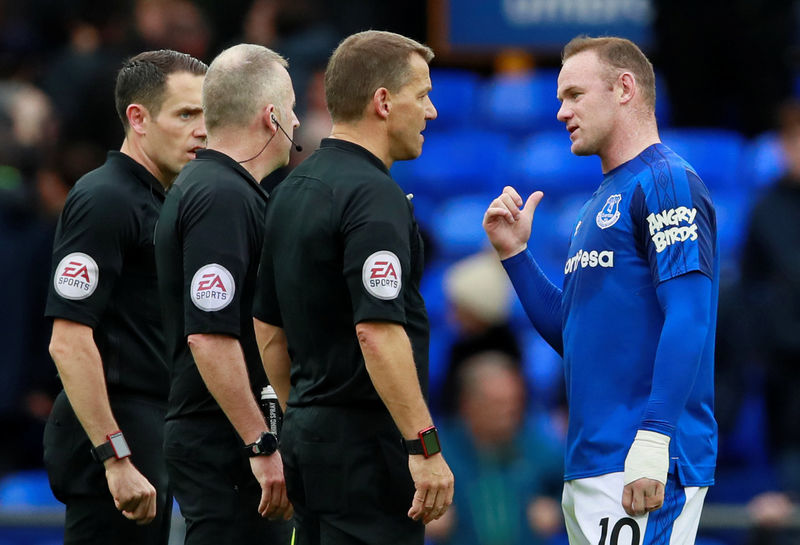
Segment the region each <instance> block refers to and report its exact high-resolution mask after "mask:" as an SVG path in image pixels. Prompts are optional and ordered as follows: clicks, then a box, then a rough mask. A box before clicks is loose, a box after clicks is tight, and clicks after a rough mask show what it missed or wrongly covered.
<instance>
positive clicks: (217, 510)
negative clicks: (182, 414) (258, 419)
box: [164, 415, 292, 545]
mask: <svg viewBox="0 0 800 545" xmlns="http://www.w3.org/2000/svg"><path fill="white" fill-rule="evenodd" d="M164 452H165V455H166V459H167V470H168V472H169V477H170V482H171V483H172V489H173V493H174V494H175V498H176V499H177V500H178V505H179V506H180V508H181V514H183V517H184V519H185V520H186V541H185V545H242V544H246V543H258V544H260V545H289V541H290V539H291V533H292V525H291V522H286V521H270V520H268V519H265V518H263V517H262V516H261V515H259V514H258V504H259V502H260V501H261V486H260V485H259V484H258V481H257V480H256V478H255V477H254V476H253V472H252V470H251V469H250V461H249V459H248V457H247V455H246V453H245V451H244V448H242V442H241V440H240V439H239V436H238V435H237V434H236V432H235V431H234V429H233V427H232V426H231V424H230V423H229V422H228V419H227V418H225V416H224V415H210V416H197V417H188V418H180V419H176V420H170V421H168V422H167V424H166V428H165V441H164Z"/></svg>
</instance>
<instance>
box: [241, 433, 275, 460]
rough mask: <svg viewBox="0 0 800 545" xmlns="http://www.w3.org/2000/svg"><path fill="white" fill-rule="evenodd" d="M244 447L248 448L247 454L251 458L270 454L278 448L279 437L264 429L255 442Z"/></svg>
mask: <svg viewBox="0 0 800 545" xmlns="http://www.w3.org/2000/svg"><path fill="white" fill-rule="evenodd" d="M244 448H245V449H247V454H248V456H250V457H251V458H252V457H253V456H269V455H270V454H272V453H273V452H275V451H276V450H278V437H277V436H276V435H275V434H274V433H271V432H268V431H263V432H261V437H259V438H258V439H256V442H255V443H250V444H249V445H245V446H244Z"/></svg>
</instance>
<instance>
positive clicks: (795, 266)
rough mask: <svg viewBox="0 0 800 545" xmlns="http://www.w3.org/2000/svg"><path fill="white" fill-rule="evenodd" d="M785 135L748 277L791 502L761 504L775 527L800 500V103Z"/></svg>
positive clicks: (772, 435)
mask: <svg viewBox="0 0 800 545" xmlns="http://www.w3.org/2000/svg"><path fill="white" fill-rule="evenodd" d="M779 129H780V141H781V145H782V147H783V151H784V154H785V157H786V163H787V170H786V173H785V174H784V175H783V177H781V178H780V179H779V180H777V182H776V183H775V184H774V185H773V186H772V187H770V188H769V189H767V190H766V192H765V193H764V194H763V195H762V196H761V198H760V199H759V200H758V202H757V203H756V205H755V207H754V208H753V211H752V214H751V218H750V223H749V226H748V230H747V235H746V239H745V244H744V248H743V253H742V272H741V277H742V285H743V289H744V293H745V295H746V297H747V303H748V306H749V311H750V313H751V315H752V317H753V320H752V322H753V325H754V327H755V329H754V335H755V342H756V345H757V347H758V353H759V355H760V359H761V364H762V365H763V370H764V381H765V390H764V399H765V402H766V428H767V441H768V448H769V453H770V456H771V458H772V461H773V463H774V465H775V468H776V470H777V474H778V475H777V476H778V482H779V483H780V486H781V487H782V488H783V490H782V492H784V493H785V494H787V495H788V496H787V497H785V498H783V499H782V500H776V496H775V495H770V494H769V493H768V495H767V496H764V497H760V498H756V500H754V503H753V504H752V505H753V509H754V513H756V514H760V515H764V514H765V513H766V514H765V515H764V516H763V517H762V518H763V519H764V521H765V526H768V527H775V526H779V525H776V524H773V522H774V521H773V519H775V518H776V517H777V515H776V513H777V514H780V513H782V512H785V511H786V510H785V509H781V508H780V506H781V505H784V504H785V503H786V502H788V500H790V499H791V500H793V501H798V500H799V499H800V426H798V422H800V396H798V395H797V392H798V390H800V222H799V221H798V218H800V103H798V102H789V103H786V104H784V105H783V106H782V107H781V108H780V110H779ZM776 506H777V507H776ZM773 507H776V508H774V509H773ZM778 518H779V517H778ZM778 533H780V532H778ZM760 539H764V536H761V537H760ZM776 539H777V538H776ZM787 539H788V538H787ZM795 539H797V536H796V537H795ZM762 542H763V541H762ZM777 542H778V541H776V543H777Z"/></svg>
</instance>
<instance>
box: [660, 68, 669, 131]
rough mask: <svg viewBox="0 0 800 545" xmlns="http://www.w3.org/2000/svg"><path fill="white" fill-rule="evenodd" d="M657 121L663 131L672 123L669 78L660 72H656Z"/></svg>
mask: <svg viewBox="0 0 800 545" xmlns="http://www.w3.org/2000/svg"><path fill="white" fill-rule="evenodd" d="M656 120H658V126H659V127H660V128H661V129H666V128H667V127H669V126H670V124H671V122H672V102H671V101H670V96H669V89H668V88H667V78H665V77H664V76H663V75H662V74H660V73H658V72H656Z"/></svg>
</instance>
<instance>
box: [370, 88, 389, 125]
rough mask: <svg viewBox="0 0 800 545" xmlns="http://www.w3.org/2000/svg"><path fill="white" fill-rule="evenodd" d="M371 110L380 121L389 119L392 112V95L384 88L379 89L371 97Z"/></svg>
mask: <svg viewBox="0 0 800 545" xmlns="http://www.w3.org/2000/svg"><path fill="white" fill-rule="evenodd" d="M372 108H373V110H374V111H375V114H376V115H377V116H378V117H380V118H381V119H386V118H387V117H389V112H391V110H392V94H391V93H390V92H389V90H388V89H387V88H386V87H379V88H378V89H376V90H375V93H374V94H373V95H372Z"/></svg>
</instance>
